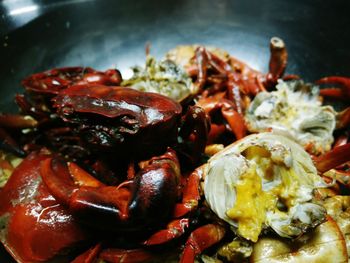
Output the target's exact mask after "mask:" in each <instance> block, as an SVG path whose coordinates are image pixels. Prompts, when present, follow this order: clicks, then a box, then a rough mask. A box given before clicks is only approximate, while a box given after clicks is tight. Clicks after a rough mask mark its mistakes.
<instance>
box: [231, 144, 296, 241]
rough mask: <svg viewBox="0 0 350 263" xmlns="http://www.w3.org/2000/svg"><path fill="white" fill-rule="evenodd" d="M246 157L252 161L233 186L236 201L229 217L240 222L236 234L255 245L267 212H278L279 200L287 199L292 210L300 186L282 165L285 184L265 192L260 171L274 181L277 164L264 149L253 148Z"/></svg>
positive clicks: (250, 148)
mask: <svg viewBox="0 0 350 263" xmlns="http://www.w3.org/2000/svg"><path fill="white" fill-rule="evenodd" d="M243 154H244V155H245V157H246V159H248V160H251V161H253V162H251V165H250V167H249V168H248V170H247V171H246V172H245V173H244V174H242V175H241V177H240V180H239V181H238V182H237V184H236V185H235V186H234V187H235V189H236V201H235V204H234V206H233V207H232V208H231V209H229V210H227V212H226V214H227V216H228V217H229V218H231V219H233V220H235V221H236V222H238V229H237V231H238V234H239V235H240V236H242V237H244V238H246V239H248V240H251V241H253V242H256V241H257V240H258V237H259V235H260V233H261V231H262V228H263V224H264V223H265V220H266V212H267V211H275V210H276V212H278V213H279V212H280V211H278V209H277V201H278V200H279V199H284V198H286V200H287V203H286V205H287V207H289V206H290V205H291V203H290V202H292V199H293V198H291V199H290V198H289V197H293V194H295V192H296V189H297V185H298V184H297V181H296V180H293V177H294V176H293V175H294V174H293V171H292V169H288V168H286V167H284V166H279V169H280V171H281V179H282V180H281V181H282V183H281V184H279V185H277V186H275V187H274V188H272V189H271V190H269V191H263V190H262V178H261V177H260V176H259V175H258V171H259V172H260V173H262V174H263V178H264V179H265V180H269V179H272V178H273V167H274V165H275V164H273V163H272V161H271V159H270V157H271V155H270V153H269V152H268V151H267V150H265V149H264V148H262V147H258V146H251V147H249V148H248V149H247V150H245V151H244V153H243ZM294 178H295V177H294ZM288 200H289V201H288Z"/></svg>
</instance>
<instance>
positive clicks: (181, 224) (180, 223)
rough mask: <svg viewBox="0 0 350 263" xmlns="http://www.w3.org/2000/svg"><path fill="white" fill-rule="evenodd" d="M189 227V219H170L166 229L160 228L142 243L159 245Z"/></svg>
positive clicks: (178, 235)
mask: <svg viewBox="0 0 350 263" xmlns="http://www.w3.org/2000/svg"><path fill="white" fill-rule="evenodd" d="M188 227H189V219H188V218H182V219H176V220H173V221H171V222H170V223H169V224H168V225H167V228H166V229H162V230H160V231H158V232H156V233H154V234H153V235H152V236H151V237H150V238H149V239H147V240H146V241H145V242H144V243H143V244H144V245H146V246H153V245H160V244H163V243H166V242H168V241H170V240H173V239H175V238H178V237H180V236H182V235H183V234H184V233H185V230H186V229H187V228H188Z"/></svg>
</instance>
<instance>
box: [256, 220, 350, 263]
mask: <svg viewBox="0 0 350 263" xmlns="http://www.w3.org/2000/svg"><path fill="white" fill-rule="evenodd" d="M250 262H259V263H264V262H268V263H273V262H285V263H292V262H293V263H299V262H300V263H301V262H310V263H320V262H344V263H345V262H348V253H347V249H346V244H345V240H344V237H343V235H342V232H341V231H340V229H339V227H338V225H337V223H336V222H335V221H334V220H333V219H332V218H331V217H328V219H327V221H326V222H324V223H322V224H321V225H319V226H318V227H317V228H316V229H315V230H314V231H312V232H310V233H308V234H305V235H304V236H303V237H302V238H300V239H298V240H295V241H294V242H293V243H291V242H289V241H288V240H286V239H280V238H273V237H263V238H260V239H259V241H258V242H257V243H256V244H255V245H254V249H253V254H252V257H251V260H250Z"/></svg>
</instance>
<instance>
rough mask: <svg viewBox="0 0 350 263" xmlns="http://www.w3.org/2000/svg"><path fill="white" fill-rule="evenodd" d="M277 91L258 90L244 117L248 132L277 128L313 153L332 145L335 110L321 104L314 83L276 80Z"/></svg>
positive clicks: (322, 150)
mask: <svg viewBox="0 0 350 263" xmlns="http://www.w3.org/2000/svg"><path fill="white" fill-rule="evenodd" d="M276 89H277V90H276V91H272V92H260V93H258V94H257V96H256V97H255V99H254V100H253V101H252V103H251V104H250V106H249V108H248V109H247V111H246V114H245V118H246V121H247V127H248V129H249V130H250V131H251V132H263V131H267V130H273V131H278V132H280V133H283V134H285V135H287V136H290V137H292V138H294V139H295V141H297V142H298V143H300V144H301V145H302V146H304V147H305V148H306V149H308V151H309V152H311V153H313V154H322V153H324V152H327V151H329V150H330V149H331V146H332V143H333V141H334V138H333V131H334V129H335V126H336V112H335V110H334V109H333V107H331V106H323V105H322V103H321V101H320V99H319V97H318V94H319V89H318V87H317V86H313V85H311V84H304V83H303V82H302V81H291V82H283V81H282V80H279V82H278V85H277V86H276Z"/></svg>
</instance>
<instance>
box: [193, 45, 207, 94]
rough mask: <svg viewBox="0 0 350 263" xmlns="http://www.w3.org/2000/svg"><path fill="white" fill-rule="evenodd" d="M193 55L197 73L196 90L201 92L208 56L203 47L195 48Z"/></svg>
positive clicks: (205, 77) (205, 78)
mask: <svg viewBox="0 0 350 263" xmlns="http://www.w3.org/2000/svg"><path fill="white" fill-rule="evenodd" d="M195 57H196V62H197V65H198V75H197V81H196V85H197V87H198V92H201V91H202V90H203V87H204V85H205V82H206V80H207V66H208V56H207V53H206V51H205V48H204V47H198V48H197V49H196V53H195Z"/></svg>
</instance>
